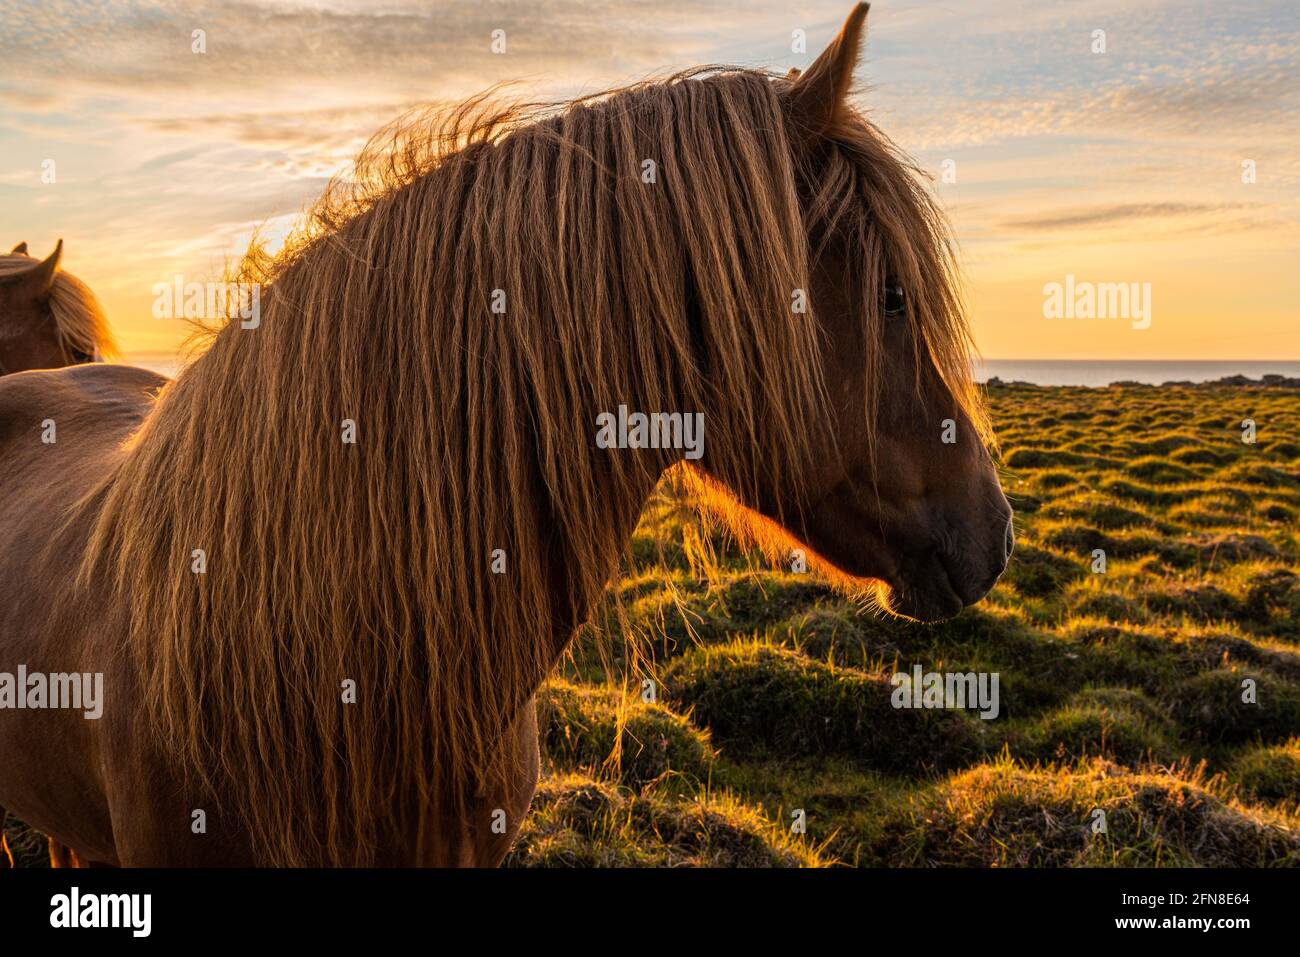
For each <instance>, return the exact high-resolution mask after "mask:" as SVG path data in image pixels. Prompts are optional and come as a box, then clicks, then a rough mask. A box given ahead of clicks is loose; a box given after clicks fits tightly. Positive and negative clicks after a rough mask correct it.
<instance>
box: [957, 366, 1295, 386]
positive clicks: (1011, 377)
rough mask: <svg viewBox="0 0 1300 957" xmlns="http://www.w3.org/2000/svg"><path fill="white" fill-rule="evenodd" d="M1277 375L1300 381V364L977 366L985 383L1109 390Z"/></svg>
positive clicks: (979, 375) (979, 377) (976, 371)
mask: <svg viewBox="0 0 1300 957" xmlns="http://www.w3.org/2000/svg"><path fill="white" fill-rule="evenodd" d="M1270 373H1275V374H1277V375H1284V376H1287V377H1288V378H1293V379H1300V362H1287V361H1279V362H1267V361H1261V362H1217V361H1201V362H1161V361H1152V360H1145V359H1144V360H1131V361H1130V360H1107V359H1099V360H1091V359H986V360H984V361H983V362H982V363H979V364H977V366H976V368H975V375H976V378H978V379H979V380H980V381H981V382H984V381H987V380H988V379H989V378H991V377H993V376H996V377H997V378H999V379H1001V380H1002V381H1003V382H1032V383H1034V384H1035V385H1088V386H1106V385H1110V384H1111V383H1112V382H1144V383H1147V384H1149V385H1161V384H1162V383H1165V382H1212V381H1214V380H1215V379H1222V378H1224V377H1225V376H1234V375H1244V376H1248V377H1249V378H1251V379H1258V378H1259V377H1260V376H1262V375H1267V374H1270Z"/></svg>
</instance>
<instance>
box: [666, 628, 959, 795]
mask: <svg viewBox="0 0 1300 957" xmlns="http://www.w3.org/2000/svg"><path fill="white" fill-rule="evenodd" d="M664 687H665V691H666V693H667V694H668V696H669V698H668V700H669V701H671V702H672V703H673V705H674V706H675V707H679V708H683V709H688V710H689V712H690V714H691V716H692V718H693V719H694V720H695V721H696V722H698V723H700V724H701V725H704V726H706V727H708V728H709V729H710V730H711V732H712V734H713V737H714V740H716V741H717V742H719V744H721V745H722V746H723V748H724V750H725V752H726V753H727V754H728V755H730V756H740V755H746V754H747V755H753V756H759V757H761V756H774V755H775V756H782V755H784V756H790V757H793V756H795V755H798V754H806V753H824V754H846V755H852V756H854V757H857V758H859V759H861V760H862V761H863V762H864V763H865V764H866V765H867V766H869V767H872V768H878V769H883V770H888V771H892V772H896V773H905V774H906V773H912V774H917V773H923V772H925V771H927V770H930V769H932V768H934V767H950V766H953V765H956V764H959V763H962V762H963V761H966V760H969V759H970V758H972V757H973V756H974V755H975V754H977V753H978V752H979V750H980V748H981V743H980V736H981V733H982V731H981V729H980V728H979V727H978V726H977V725H978V723H977V721H976V720H975V719H972V718H970V717H969V716H967V715H966V714H965V713H964V712H958V711H954V710H939V709H931V710H926V709H910V708H896V707H894V705H893V703H892V702H891V696H892V693H893V690H894V688H893V686H892V685H891V684H890V681H889V679H888V678H887V677H886V676H885V675H873V674H867V673H865V672H861V671H856V670H854V669H850V668H835V667H833V666H831V665H828V664H825V663H823V662H820V661H816V660H813V659H811V658H808V657H807V656H805V655H802V654H799V653H798V652H794V651H790V650H788V649H785V648H781V647H777V646H775V645H772V644H768V643H765V642H761V641H752V640H737V641H734V642H732V643H730V644H727V645H721V646H715V647H709V648H701V649H697V650H695V651H692V652H691V653H690V654H688V655H685V656H683V657H682V658H680V659H678V660H676V661H674V662H673V664H672V666H671V667H669V668H668V669H667V670H666V671H665V672H664Z"/></svg>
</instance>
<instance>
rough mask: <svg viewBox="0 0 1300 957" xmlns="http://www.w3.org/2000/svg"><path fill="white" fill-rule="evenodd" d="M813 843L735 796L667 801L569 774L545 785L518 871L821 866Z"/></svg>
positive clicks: (512, 861) (517, 856)
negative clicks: (548, 868) (584, 868)
mask: <svg viewBox="0 0 1300 957" xmlns="http://www.w3.org/2000/svg"><path fill="white" fill-rule="evenodd" d="M825 863H826V861H825V860H823V858H822V856H821V854H820V853H819V851H818V849H817V848H816V847H815V846H813V845H812V844H811V843H810V842H808V841H806V840H804V839H801V838H799V837H796V836H795V835H793V834H791V833H789V832H788V831H787V830H785V829H784V828H780V827H777V826H776V825H775V824H774V823H773V822H771V821H769V820H768V819H767V818H765V817H764V816H763V815H762V814H761V813H760V812H758V811H757V810H755V809H754V808H752V807H749V806H747V805H746V804H744V803H742V802H740V801H737V800H735V799H734V798H732V797H729V796H727V795H699V796H696V797H693V798H689V799H685V800H677V801H670V800H664V799H661V798H659V797H656V796H654V795H653V794H641V795H636V794H632V793H631V792H628V791H626V790H620V789H618V788H616V787H613V786H611V785H609V784H606V783H602V782H599V781H595V780H592V779H591V778H587V777H582V776H581V775H566V776H561V777H556V778H550V779H546V780H543V781H542V783H541V785H540V786H539V787H538V790H537V794H536V796H535V797H534V798H533V806H532V810H531V811H530V813H529V815H528V818H527V819H526V820H525V822H524V825H523V828H522V830H521V832H520V835H519V840H518V841H517V842H516V844H515V846H514V847H513V848H512V849H511V851H510V854H509V856H508V857H507V859H506V864H507V866H513V867H819V866H823V865H824V864H825Z"/></svg>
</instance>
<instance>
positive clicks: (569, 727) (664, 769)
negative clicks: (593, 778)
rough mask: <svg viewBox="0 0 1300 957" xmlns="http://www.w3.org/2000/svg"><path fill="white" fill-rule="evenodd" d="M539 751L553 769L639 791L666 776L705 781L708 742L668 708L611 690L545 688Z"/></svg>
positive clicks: (554, 684) (558, 684)
mask: <svg viewBox="0 0 1300 957" xmlns="http://www.w3.org/2000/svg"><path fill="white" fill-rule="evenodd" d="M537 727H538V734H539V736H540V738H541V747H542V751H543V753H544V754H546V756H547V757H548V759H549V760H550V761H551V762H553V763H554V764H555V765H557V766H559V767H563V768H567V769H571V770H572V769H585V770H589V771H591V772H593V773H601V774H604V775H607V776H611V777H613V778H615V779H616V780H618V781H619V782H620V783H622V784H625V785H627V786H629V787H633V788H639V787H643V786H644V785H646V784H648V783H650V782H652V781H657V780H660V779H662V778H664V777H665V776H667V775H670V774H677V775H685V776H686V777H688V778H690V779H691V780H693V781H696V782H698V781H704V780H707V778H708V776H709V771H710V768H711V766H712V763H713V759H714V753H713V748H712V746H711V745H710V743H709V736H708V734H707V733H706V732H702V731H700V730H698V729H697V728H695V727H694V726H693V725H692V724H691V722H690V721H688V720H687V719H686V718H683V717H682V716H681V715H679V714H677V713H675V712H673V711H670V710H669V709H668V708H665V707H663V706H662V705H660V704H657V703H654V702H652V701H645V700H643V699H642V697H639V696H637V695H632V694H624V693H623V692H622V691H621V690H619V689H614V688H593V687H587V686H582V685H576V684H571V683H569V682H567V681H562V680H558V679H557V680H554V681H549V682H547V683H546V684H545V685H544V686H543V687H542V689H541V691H540V692H539V693H538V695H537Z"/></svg>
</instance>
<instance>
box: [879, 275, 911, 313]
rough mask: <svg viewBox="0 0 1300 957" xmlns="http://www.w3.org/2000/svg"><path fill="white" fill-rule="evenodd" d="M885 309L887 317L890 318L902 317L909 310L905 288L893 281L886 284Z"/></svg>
mask: <svg viewBox="0 0 1300 957" xmlns="http://www.w3.org/2000/svg"><path fill="white" fill-rule="evenodd" d="M884 308H885V315H887V316H889V317H890V318H893V317H895V316H901V315H902V314H903V313H904V312H905V311H906V310H907V297H906V296H904V295H903V287H902V286H900V285H899V284H898V283H896V282H894V281H893V280H890V281H888V282H887V283H885V295H884Z"/></svg>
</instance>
